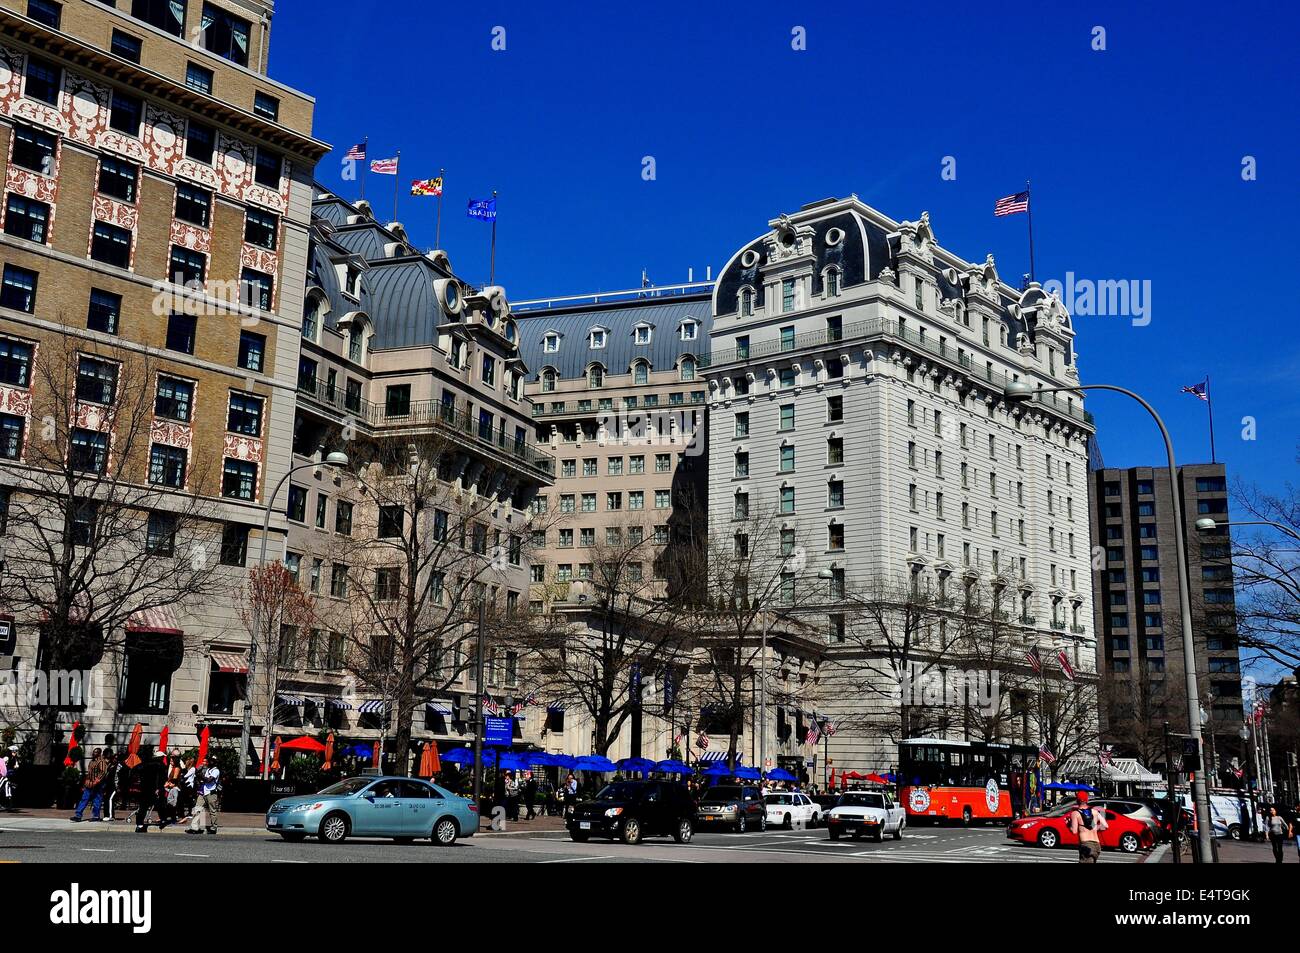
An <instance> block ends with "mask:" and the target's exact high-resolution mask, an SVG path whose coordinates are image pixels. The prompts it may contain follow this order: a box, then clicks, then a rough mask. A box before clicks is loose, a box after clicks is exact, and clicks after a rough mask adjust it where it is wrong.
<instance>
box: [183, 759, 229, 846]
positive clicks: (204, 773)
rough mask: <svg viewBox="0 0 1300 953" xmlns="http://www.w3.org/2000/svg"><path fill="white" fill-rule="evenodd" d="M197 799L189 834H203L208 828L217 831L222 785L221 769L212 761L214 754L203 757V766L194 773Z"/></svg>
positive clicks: (210, 832)
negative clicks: (219, 790) (219, 791)
mask: <svg viewBox="0 0 1300 953" xmlns="http://www.w3.org/2000/svg"><path fill="white" fill-rule="evenodd" d="M194 783H195V785H196V787H195V790H196V792H197V795H198V797H197V800H195V802H194V819H193V820H192V821H190V827H189V830H187V831H186V832H185V833H187V834H202V833H203V831H204V830H205V829H206V830H207V832H208V833H209V834H215V833H216V832H217V793H218V789H219V788H220V787H221V769H220V768H218V767H217V766H216V764H214V763H213V761H212V755H208V756H207V757H206V758H204V759H203V766H202V767H200V768H199V769H198V770H197V771H196V772H195V775H194Z"/></svg>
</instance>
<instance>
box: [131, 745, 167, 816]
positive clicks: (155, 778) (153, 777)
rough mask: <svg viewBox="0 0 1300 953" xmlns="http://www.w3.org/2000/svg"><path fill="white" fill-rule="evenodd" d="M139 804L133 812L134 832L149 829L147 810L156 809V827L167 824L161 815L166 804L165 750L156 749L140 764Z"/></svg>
mask: <svg viewBox="0 0 1300 953" xmlns="http://www.w3.org/2000/svg"><path fill="white" fill-rule="evenodd" d="M139 776H140V806H139V807H138V808H136V812H135V832H136V833H137V834H144V833H147V832H148V830H149V812H150V811H155V810H156V811H157V813H158V829H159V830H162V829H163V828H164V827H166V826H167V822H166V820H165V819H164V817H163V811H164V810H165V807H164V806H163V805H165V804H166V795H165V793H164V788H165V786H166V783H167V752H166V751H158V752H155V754H154V756H153V757H152V758H150V759H149V760H147V761H145V762H144V763H143V764H141V765H140V768H139Z"/></svg>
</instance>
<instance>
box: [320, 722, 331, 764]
mask: <svg viewBox="0 0 1300 953" xmlns="http://www.w3.org/2000/svg"><path fill="white" fill-rule="evenodd" d="M332 767H334V732H332V731H331V732H330V733H329V737H328V738H326V739H325V763H324V764H322V765H321V770H322V771H328V770H329V769H330V768H332Z"/></svg>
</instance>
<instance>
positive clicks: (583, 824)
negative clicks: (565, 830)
mask: <svg viewBox="0 0 1300 953" xmlns="http://www.w3.org/2000/svg"><path fill="white" fill-rule="evenodd" d="M578 830H580V831H589V830H591V821H578Z"/></svg>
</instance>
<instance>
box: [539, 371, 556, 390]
mask: <svg viewBox="0 0 1300 953" xmlns="http://www.w3.org/2000/svg"><path fill="white" fill-rule="evenodd" d="M554 390H555V370H554V368H550V367H548V368H546V369H545V370H543V371H542V393H544V394H549V393H551V392H552V391H554Z"/></svg>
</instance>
